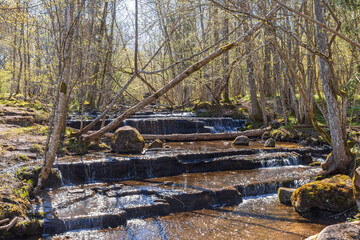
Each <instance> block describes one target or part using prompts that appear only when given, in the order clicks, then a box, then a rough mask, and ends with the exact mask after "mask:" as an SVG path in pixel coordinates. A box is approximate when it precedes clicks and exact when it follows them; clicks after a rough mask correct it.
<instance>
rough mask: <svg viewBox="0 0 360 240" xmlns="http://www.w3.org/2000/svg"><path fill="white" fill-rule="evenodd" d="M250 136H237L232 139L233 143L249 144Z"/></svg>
mask: <svg viewBox="0 0 360 240" xmlns="http://www.w3.org/2000/svg"><path fill="white" fill-rule="evenodd" d="M249 142H250V138H249V137H247V136H244V135H241V136H238V137H236V138H235V140H234V141H233V144H234V145H241V146H249Z"/></svg>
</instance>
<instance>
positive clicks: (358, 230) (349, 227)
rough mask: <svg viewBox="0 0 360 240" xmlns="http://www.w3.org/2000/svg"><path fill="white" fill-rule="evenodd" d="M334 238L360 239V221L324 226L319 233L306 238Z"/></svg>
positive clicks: (310, 239) (311, 239) (322, 239)
mask: <svg viewBox="0 0 360 240" xmlns="http://www.w3.org/2000/svg"><path fill="white" fill-rule="evenodd" d="M314 239H316V240H333V239H344V240H351V239H360V221H357V222H352V223H340V224H335V225H330V226H327V227H326V228H324V229H323V230H322V231H321V232H320V233H319V234H317V235H314V236H311V237H309V238H307V239H306V240H314Z"/></svg>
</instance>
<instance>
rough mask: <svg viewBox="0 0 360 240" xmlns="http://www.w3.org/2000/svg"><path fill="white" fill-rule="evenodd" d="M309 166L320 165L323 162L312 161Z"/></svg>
mask: <svg viewBox="0 0 360 240" xmlns="http://www.w3.org/2000/svg"><path fill="white" fill-rule="evenodd" d="M309 166H311V167H320V166H321V162H312V163H310V164H309Z"/></svg>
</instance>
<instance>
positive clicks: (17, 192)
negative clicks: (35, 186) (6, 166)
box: [0, 174, 31, 219]
mask: <svg viewBox="0 0 360 240" xmlns="http://www.w3.org/2000/svg"><path fill="white" fill-rule="evenodd" d="M0 182H1V184H0V219H5V218H9V219H13V218H14V217H24V216H25V215H26V214H27V212H28V210H29V209H30V207H31V204H30V201H29V194H30V190H31V186H30V184H29V183H27V182H22V181H20V180H19V179H16V178H14V177H12V176H11V175H8V174H0Z"/></svg>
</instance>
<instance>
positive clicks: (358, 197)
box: [353, 167, 360, 208]
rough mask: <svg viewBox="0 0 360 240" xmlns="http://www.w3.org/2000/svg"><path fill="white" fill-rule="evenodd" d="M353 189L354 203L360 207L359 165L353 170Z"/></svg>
mask: <svg viewBox="0 0 360 240" xmlns="http://www.w3.org/2000/svg"><path fill="white" fill-rule="evenodd" d="M353 191H354V198H355V201H356V204H357V206H358V207H359V208H360V167H358V168H357V169H356V170H355V172H354V177H353Z"/></svg>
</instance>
